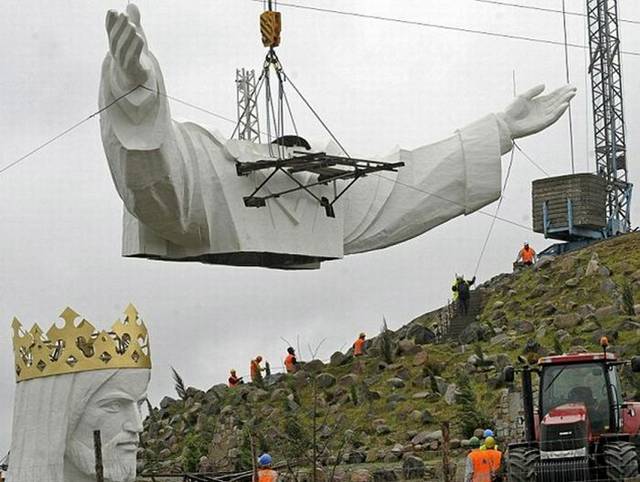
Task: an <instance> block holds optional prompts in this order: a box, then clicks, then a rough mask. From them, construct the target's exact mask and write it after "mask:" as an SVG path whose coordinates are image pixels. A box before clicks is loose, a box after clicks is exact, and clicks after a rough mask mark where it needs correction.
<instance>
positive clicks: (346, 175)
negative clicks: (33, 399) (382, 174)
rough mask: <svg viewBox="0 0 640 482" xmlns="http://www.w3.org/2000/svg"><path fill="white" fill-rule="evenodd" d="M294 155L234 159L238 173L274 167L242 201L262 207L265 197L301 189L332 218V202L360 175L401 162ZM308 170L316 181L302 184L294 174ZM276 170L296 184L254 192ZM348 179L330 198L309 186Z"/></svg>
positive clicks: (248, 205) (391, 168)
mask: <svg viewBox="0 0 640 482" xmlns="http://www.w3.org/2000/svg"><path fill="white" fill-rule="evenodd" d="M293 154H294V156H293V157H290V158H287V159H270V160H260V161H255V162H237V163H236V172H237V174H238V176H247V175H249V174H250V173H252V172H256V171H261V170H265V169H273V171H272V172H271V173H270V174H269V175H268V176H267V177H266V178H265V179H264V181H262V182H261V183H260V185H258V187H256V188H255V189H254V191H253V192H252V193H251V194H250V195H249V196H244V197H243V200H244V205H245V206H247V207H264V206H266V201H267V199H273V198H278V197H280V196H282V195H283V194H289V193H291V192H295V191H300V190H304V191H306V192H307V193H308V194H309V195H310V196H311V197H313V198H314V199H315V200H316V201H318V203H320V205H321V206H322V207H324V208H325V212H326V215H327V216H328V217H331V218H334V217H335V212H334V209H333V205H334V204H335V203H336V201H337V200H338V199H340V197H341V196H342V195H343V194H344V193H345V192H346V191H347V190H348V189H349V188H350V187H351V186H352V185H353V184H354V183H355V182H356V181H357V180H358V179H359V178H361V177H365V176H366V175H368V174H372V173H375V172H379V171H391V172H397V169H398V168H400V167H402V166H404V162H382V161H371V160H365V159H354V158H351V157H341V156H332V155H328V154H326V153H324V152H312V153H308V152H302V151H294V152H293ZM305 171H306V172H311V173H312V174H316V175H318V178H317V180H316V181H315V182H311V183H308V184H303V183H302V182H301V181H300V180H299V179H297V178H296V177H295V176H294V174H295V173H297V172H305ZM277 172H282V173H284V174H285V175H286V176H287V177H289V179H291V180H292V181H293V182H294V183H295V184H296V185H297V186H296V187H292V188H291V189H286V190H284V191H280V192H277V193H271V194H268V195H266V196H257V194H258V192H259V191H260V190H261V189H262V188H263V187H264V186H265V185H266V184H267V183H268V182H269V181H270V180H271V179H272V178H273V176H274V175H275V174H276V173H277ZM349 179H350V180H351V182H349V183H348V184H347V185H346V186H345V187H344V188H343V189H342V190H341V191H340V192H337V191H336V192H335V194H334V196H333V200H329V199H328V198H327V197H325V196H321V197H320V196H318V195H317V194H316V193H314V192H313V191H312V190H311V188H312V187H314V186H319V185H327V184H329V183H330V182H334V181H345V180H349Z"/></svg>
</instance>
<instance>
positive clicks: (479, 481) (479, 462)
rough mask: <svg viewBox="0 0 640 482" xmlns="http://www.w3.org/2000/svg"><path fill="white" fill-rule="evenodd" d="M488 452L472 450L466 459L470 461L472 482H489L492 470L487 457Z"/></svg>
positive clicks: (490, 460)
mask: <svg viewBox="0 0 640 482" xmlns="http://www.w3.org/2000/svg"><path fill="white" fill-rule="evenodd" d="M488 453H489V451H488V450H473V451H472V452H471V453H470V454H469V455H468V456H467V457H469V459H471V465H472V466H473V477H472V478H471V481H472V482H491V474H492V473H495V471H494V470H493V465H492V461H493V459H492V458H491V456H489V455H487V454H488Z"/></svg>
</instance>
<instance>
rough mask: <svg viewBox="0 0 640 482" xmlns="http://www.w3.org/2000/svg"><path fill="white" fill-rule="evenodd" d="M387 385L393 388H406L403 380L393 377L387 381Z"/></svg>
mask: <svg viewBox="0 0 640 482" xmlns="http://www.w3.org/2000/svg"><path fill="white" fill-rule="evenodd" d="M387 384H388V385H391V386H392V387H393V388H404V386H405V383H404V380H403V379H402V378H398V377H393V378H389V379H388V380H387Z"/></svg>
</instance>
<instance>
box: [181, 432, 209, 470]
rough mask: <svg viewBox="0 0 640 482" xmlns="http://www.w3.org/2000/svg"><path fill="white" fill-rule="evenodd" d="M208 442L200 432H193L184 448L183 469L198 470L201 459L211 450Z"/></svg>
mask: <svg viewBox="0 0 640 482" xmlns="http://www.w3.org/2000/svg"><path fill="white" fill-rule="evenodd" d="M208 445H209V444H208V443H207V441H206V439H205V438H204V436H203V435H202V434H201V433H200V432H191V433H190V434H189V435H187V437H186V438H185V441H184V446H183V449H182V456H181V459H182V470H184V471H185V472H196V471H197V470H198V465H199V463H200V459H201V458H202V457H203V456H205V455H207V453H208V451H209V447H208Z"/></svg>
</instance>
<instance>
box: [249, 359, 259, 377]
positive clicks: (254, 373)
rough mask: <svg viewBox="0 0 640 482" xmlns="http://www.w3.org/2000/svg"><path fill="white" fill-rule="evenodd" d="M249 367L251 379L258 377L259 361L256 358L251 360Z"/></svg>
mask: <svg viewBox="0 0 640 482" xmlns="http://www.w3.org/2000/svg"><path fill="white" fill-rule="evenodd" d="M249 368H250V371H251V380H255V379H256V378H258V375H259V374H260V363H258V362H257V361H256V360H251V366H250V367H249Z"/></svg>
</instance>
